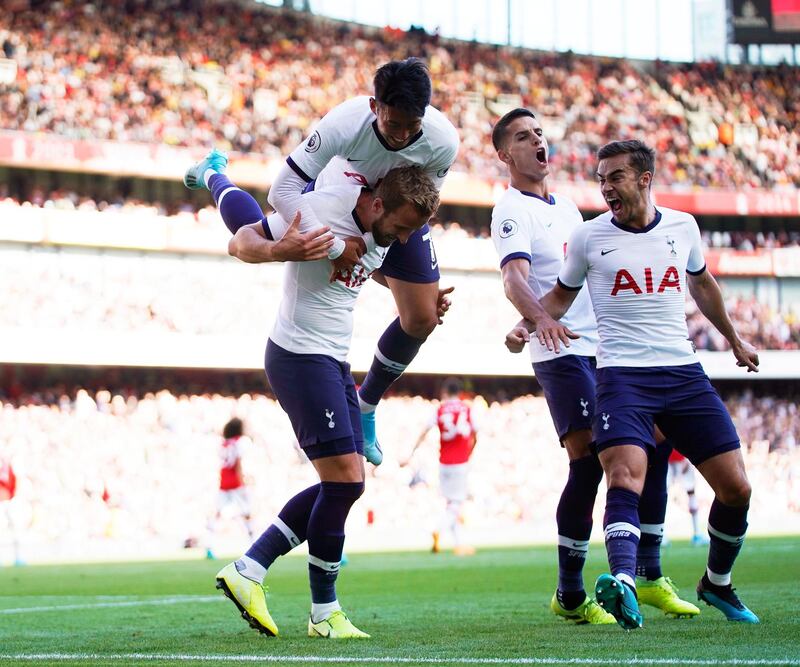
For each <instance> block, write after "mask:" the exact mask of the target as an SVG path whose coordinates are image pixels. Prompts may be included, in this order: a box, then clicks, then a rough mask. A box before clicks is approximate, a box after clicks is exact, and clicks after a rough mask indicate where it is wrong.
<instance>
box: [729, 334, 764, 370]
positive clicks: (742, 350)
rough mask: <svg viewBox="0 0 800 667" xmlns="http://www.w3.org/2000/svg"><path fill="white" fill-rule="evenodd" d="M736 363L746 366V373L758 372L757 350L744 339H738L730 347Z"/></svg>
mask: <svg viewBox="0 0 800 667" xmlns="http://www.w3.org/2000/svg"><path fill="white" fill-rule="evenodd" d="M731 349H732V350H733V356H734V357H736V365H737V366H741V367H742V368H747V372H748V373H751V372H752V373H758V351H757V350H756V348H755V347H753V346H752V345H750V343H748V342H747V341H745V340H739V341H737V342H736V344H735V345H733V346H732V348H731Z"/></svg>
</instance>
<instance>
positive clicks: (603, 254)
mask: <svg viewBox="0 0 800 667" xmlns="http://www.w3.org/2000/svg"><path fill="white" fill-rule="evenodd" d="M615 250H619V248H611V250H601V251H600V255H601V256H602V257H605V256H606V255H607V254H608V253H610V252H614V251H615Z"/></svg>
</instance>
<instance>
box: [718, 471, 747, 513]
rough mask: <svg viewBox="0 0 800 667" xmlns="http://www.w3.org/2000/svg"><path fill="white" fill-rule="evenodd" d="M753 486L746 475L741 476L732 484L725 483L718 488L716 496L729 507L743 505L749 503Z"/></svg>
mask: <svg viewBox="0 0 800 667" xmlns="http://www.w3.org/2000/svg"><path fill="white" fill-rule="evenodd" d="M752 492H753V488H752V487H751V486H750V482H749V481H748V480H747V478H746V477H741V478H739V479H738V480H736V481H735V482H734V483H732V484H726V485H725V488H723V489H720V491H719V493H718V494H717V496H718V497H719V499H720V501H721V502H722V503H723V504H725V505H728V506H729V507H743V506H744V505H748V504H749V503H750V496H751V495H752Z"/></svg>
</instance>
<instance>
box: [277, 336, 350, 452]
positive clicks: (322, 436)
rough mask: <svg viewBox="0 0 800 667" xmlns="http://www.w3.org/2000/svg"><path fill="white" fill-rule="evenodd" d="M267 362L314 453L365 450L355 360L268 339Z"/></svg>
mask: <svg viewBox="0 0 800 667" xmlns="http://www.w3.org/2000/svg"><path fill="white" fill-rule="evenodd" d="M265 368H266V371H267V379H268V380H269V384H270V386H271V387H272V391H273V392H274V393H275V396H276V398H277V399H278V403H280V405H281V407H282V408H283V409H284V411H285V412H286V414H287V415H289V420H290V421H291V422H292V428H293V429H294V434H295V436H296V437H297V442H298V443H299V444H300V446H301V447H302V448H303V451H304V452H305V453H306V456H308V458H309V459H311V460H314V459H320V458H324V457H326V456H338V455H340V454H350V453H352V452H358V453H359V454H363V453H364V436H363V435H362V433H361V410H360V408H359V406H358V396H357V395H356V385H355V382H354V381H353V376H352V375H351V374H350V364H348V363H344V362H341V361H336V359H334V358H333V357H329V356H327V355H325V354H295V353H294V352H289V351H288V350H284V349H283V348H282V347H280V346H279V345H276V344H275V343H273V342H272V340H269V341H267V352H266V355H265Z"/></svg>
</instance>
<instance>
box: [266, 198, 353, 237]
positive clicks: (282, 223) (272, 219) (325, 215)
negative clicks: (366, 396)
mask: <svg viewBox="0 0 800 667" xmlns="http://www.w3.org/2000/svg"><path fill="white" fill-rule="evenodd" d="M360 190H361V189H360V188H358V187H356V186H349V185H342V186H333V187H329V188H325V189H324V190H314V191H313V192H308V193H306V194H304V195H303V201H304V202H305V203H306V204H307V205H308V207H309V210H310V211H311V212H312V213H313V215H314V217H315V218H316V220H318V221H319V224H322V225H329V224H331V223H332V222H335V221H337V220H341V219H342V218H344V217H345V216H346V215H348V214H349V213H351V212H352V210H353V208H355V205H356V202H357V201H358V193H359V192H360ZM261 227H262V229H263V230H264V233H265V234H266V236H267V238H268V239H269V240H270V241H277V240H279V239H281V238H283V235H284V234H285V233H286V230H287V229H288V228H289V223H288V222H287V221H286V218H284V217H283V216H282V215H280V214H279V213H272V214H271V215H268V216H267V217H266V218H265V219H264V220H263V221H262V222H261ZM310 228H311V227H310V226H309V225H308V224H304V219H303V218H302V217H301V218H300V226H299V231H300V232H301V233H305V232H307V231H309V229H310Z"/></svg>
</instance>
